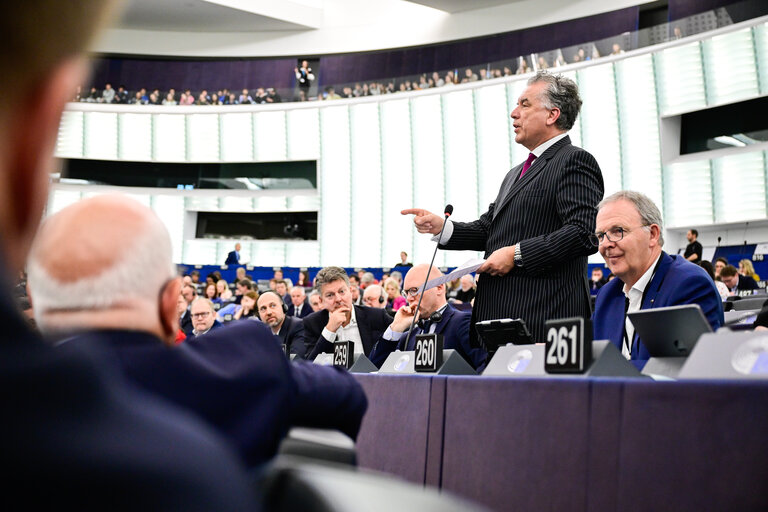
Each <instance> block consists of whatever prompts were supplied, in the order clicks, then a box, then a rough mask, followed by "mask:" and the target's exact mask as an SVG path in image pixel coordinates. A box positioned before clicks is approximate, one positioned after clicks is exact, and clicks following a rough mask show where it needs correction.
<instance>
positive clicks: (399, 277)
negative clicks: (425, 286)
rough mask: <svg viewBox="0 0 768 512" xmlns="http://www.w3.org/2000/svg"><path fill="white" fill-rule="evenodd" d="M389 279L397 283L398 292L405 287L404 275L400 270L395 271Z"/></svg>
mask: <svg viewBox="0 0 768 512" xmlns="http://www.w3.org/2000/svg"><path fill="white" fill-rule="evenodd" d="M389 277H390V278H392V279H394V280H395V281H397V288H398V290H399V289H400V288H402V287H403V273H402V272H400V271H399V270H393V271H392V272H391V273H390V274H389Z"/></svg>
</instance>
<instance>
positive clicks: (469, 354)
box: [371, 304, 486, 370]
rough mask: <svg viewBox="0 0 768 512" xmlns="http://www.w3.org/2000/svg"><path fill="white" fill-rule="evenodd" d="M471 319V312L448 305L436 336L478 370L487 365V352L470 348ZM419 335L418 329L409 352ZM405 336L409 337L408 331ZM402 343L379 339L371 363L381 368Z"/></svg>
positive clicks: (447, 347) (436, 328) (419, 330)
mask: <svg viewBox="0 0 768 512" xmlns="http://www.w3.org/2000/svg"><path fill="white" fill-rule="evenodd" d="M471 318H472V314H471V313H470V312H469V311H459V310H458V309H456V308H454V307H453V306H451V305H450V304H448V307H446V308H445V311H444V312H443V318H442V319H440V322H439V323H438V324H437V326H436V327H435V334H442V335H443V348H446V349H454V350H456V351H457V352H458V353H459V354H461V356H462V357H463V358H464V359H465V360H466V361H467V362H468V363H469V364H470V366H472V368H474V369H475V370H477V369H478V368H481V367H483V366H484V365H485V359H486V352H485V350H484V349H482V348H479V347H477V348H476V347H472V346H470V343H469V326H470V320H471ZM417 334H421V329H419V328H418V327H416V329H415V333H414V335H413V336H411V339H410V340H409V341H408V347H407V350H414V347H415V346H416V335H417ZM404 335H405V336H408V331H406V332H405V333H404ZM400 341H402V340H400ZM400 341H394V340H385V339H384V338H381V339H379V341H378V343H376V346H375V347H374V348H373V351H372V352H371V362H372V363H373V364H375V365H376V366H378V367H381V365H382V364H384V361H386V360H387V357H388V356H389V354H391V353H392V352H394V351H395V349H397V346H398V344H399V343H400Z"/></svg>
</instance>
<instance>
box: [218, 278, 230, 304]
mask: <svg viewBox="0 0 768 512" xmlns="http://www.w3.org/2000/svg"><path fill="white" fill-rule="evenodd" d="M216 291H217V292H218V294H219V298H220V299H221V302H229V301H230V300H232V290H230V289H229V284H228V283H227V282H226V281H225V280H224V279H219V280H218V281H216Z"/></svg>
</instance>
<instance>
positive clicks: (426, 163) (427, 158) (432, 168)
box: [395, 94, 445, 265]
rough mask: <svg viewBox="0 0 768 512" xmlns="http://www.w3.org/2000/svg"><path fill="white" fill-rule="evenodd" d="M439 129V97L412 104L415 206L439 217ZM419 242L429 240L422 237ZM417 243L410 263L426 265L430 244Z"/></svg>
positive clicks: (441, 187)
mask: <svg viewBox="0 0 768 512" xmlns="http://www.w3.org/2000/svg"><path fill="white" fill-rule="evenodd" d="M442 125H443V116H442V107H441V101H440V96H439V95H437V94H432V95H429V96H419V97H415V98H413V99H412V100H411V128H412V130H413V131H412V132H411V133H412V137H413V145H412V148H413V194H414V204H415V206H416V207H418V208H424V209H427V210H430V211H432V212H435V213H437V214H438V215H440V214H441V213H442V212H443V209H444V207H445V162H444V161H443V131H442V129H441V126H442ZM420 238H426V239H428V237H427V236H425V235H422V236H421V237H420ZM416 242H417V244H416V246H415V247H414V254H413V260H414V261H419V262H421V261H429V259H431V257H432V249H431V248H429V247H430V246H431V244H423V243H421V242H422V241H420V240H416ZM432 247H433V246H432ZM395 261H397V260H395ZM435 264H439V265H442V264H443V263H442V260H441V258H440V257H438V258H437V259H435Z"/></svg>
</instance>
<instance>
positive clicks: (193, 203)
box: [185, 195, 219, 212]
mask: <svg viewBox="0 0 768 512" xmlns="http://www.w3.org/2000/svg"><path fill="white" fill-rule="evenodd" d="M185 203H186V209H187V210H194V211H201V212H217V211H219V198H218V197H216V196H213V195H194V196H187V197H186V198H185Z"/></svg>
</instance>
